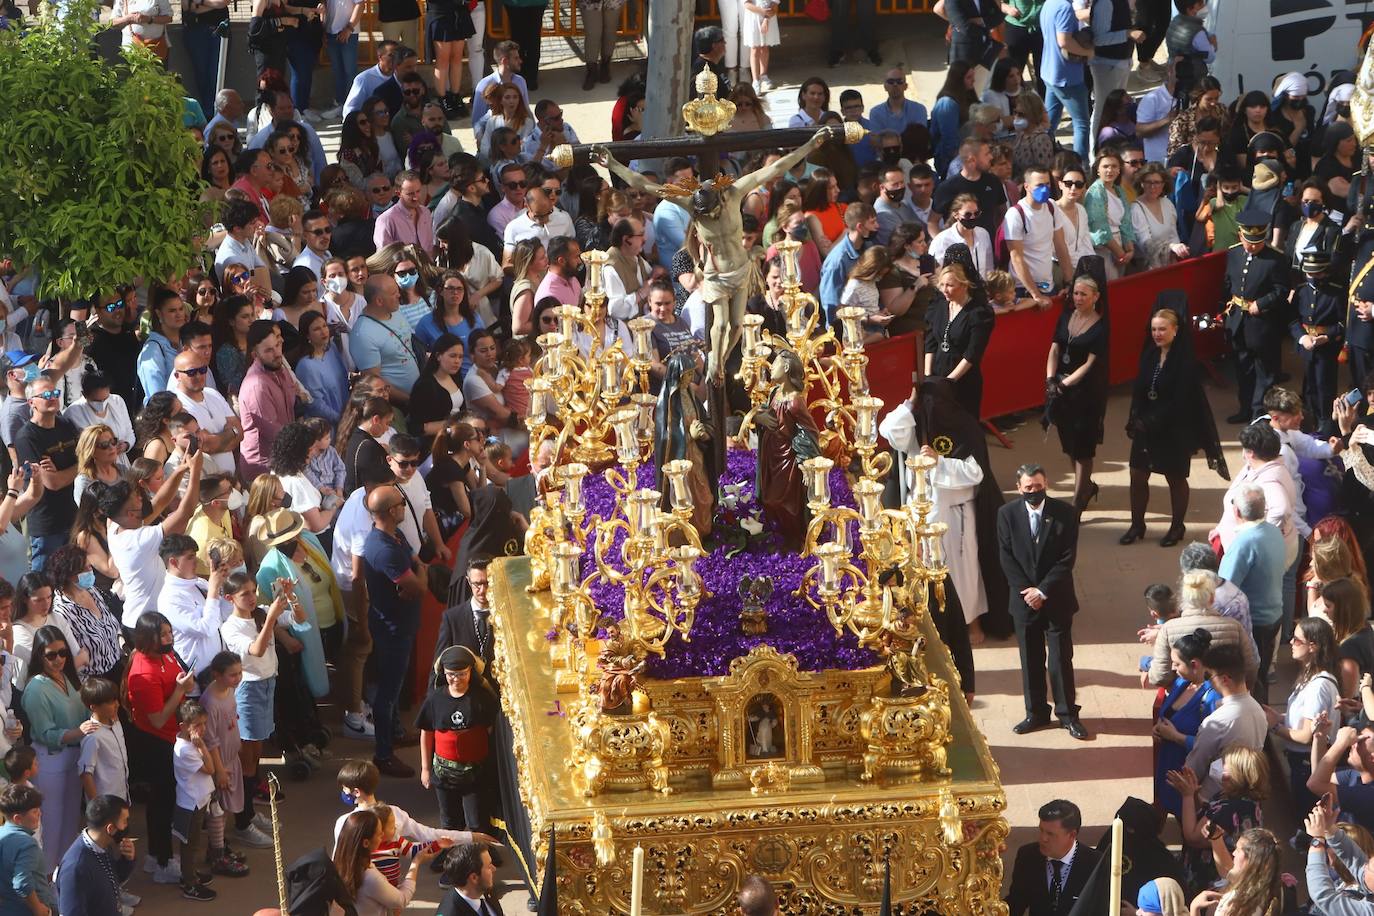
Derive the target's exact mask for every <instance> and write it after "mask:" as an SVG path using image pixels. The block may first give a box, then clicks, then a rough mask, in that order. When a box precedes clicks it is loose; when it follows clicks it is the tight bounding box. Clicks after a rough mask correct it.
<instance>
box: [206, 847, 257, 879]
mask: <svg viewBox="0 0 1374 916" xmlns="http://www.w3.org/2000/svg"><path fill="white" fill-rule="evenodd" d="M210 871H211V873H212V874H216V875H224V876H225V877H226V878H242V877H245V876H246V875H247V874H248V866H247V865H244V864H243V863H242V862H236V861H234V859H232V858H230V857H229V856H228V855H227V854H225V853H223V852H221V853H220V855H219V856H218V857H217V858H215V859H213V860H212V861H211V862H210Z"/></svg>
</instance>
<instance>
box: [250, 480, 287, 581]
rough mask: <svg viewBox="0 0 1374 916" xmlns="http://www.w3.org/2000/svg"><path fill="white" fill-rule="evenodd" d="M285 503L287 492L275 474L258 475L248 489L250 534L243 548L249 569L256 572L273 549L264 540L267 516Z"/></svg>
mask: <svg viewBox="0 0 1374 916" xmlns="http://www.w3.org/2000/svg"><path fill="white" fill-rule="evenodd" d="M285 501H286V490H285V489H284V488H283V487H282V485H281V481H280V480H279V479H277V476H276V475H275V474H260V475H258V476H257V477H256V478H254V480H253V483H252V485H251V486H250V487H249V488H248V506H247V508H246V509H245V510H244V513H243V517H244V518H246V519H247V520H248V534H247V535H245V536H244V539H243V548H244V553H245V554H247V559H248V568H249V569H251V570H254V571H255V572H256V570H257V568H258V567H259V566H260V565H261V564H262V558H263V557H265V556H266V555H267V551H268V550H269V549H271V548H269V547H268V546H267V541H266V539H265V538H264V535H265V534H266V533H267V515H268V513H269V512H275V511H276V510H278V509H280V508H281V507H282V503H284V502H285Z"/></svg>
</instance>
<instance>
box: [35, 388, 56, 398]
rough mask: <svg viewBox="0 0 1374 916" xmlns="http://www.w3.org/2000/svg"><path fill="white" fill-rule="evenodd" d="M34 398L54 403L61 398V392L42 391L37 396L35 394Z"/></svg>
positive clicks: (54, 390)
mask: <svg viewBox="0 0 1374 916" xmlns="http://www.w3.org/2000/svg"><path fill="white" fill-rule="evenodd" d="M34 397H36V398H42V399H43V400H45V401H55V400H57V399H58V398H60V397H62V392H60V391H58V390H57V389H56V388H54V389H52V390H51V391H44V392H41V393H39V394H35V395H34Z"/></svg>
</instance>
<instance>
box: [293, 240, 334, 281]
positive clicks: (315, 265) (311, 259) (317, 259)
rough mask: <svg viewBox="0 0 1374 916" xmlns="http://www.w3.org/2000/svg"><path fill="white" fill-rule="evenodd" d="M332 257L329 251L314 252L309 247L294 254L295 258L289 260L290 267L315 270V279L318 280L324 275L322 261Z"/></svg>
mask: <svg viewBox="0 0 1374 916" xmlns="http://www.w3.org/2000/svg"><path fill="white" fill-rule="evenodd" d="M332 257H334V256H333V255H332V254H330V253H329V252H327V251H326V252H325V253H324V254H315V252H314V250H313V249H311V248H306V249H304V250H303V251H301V253H300V254H298V255H296V260H295V261H293V262H291V266H292V267H309V268H310V269H311V270H312V271H314V272H315V279H316V280H320V279H323V277H324V262H325V261H328V260H329V259H330V258H332Z"/></svg>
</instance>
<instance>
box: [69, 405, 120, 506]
mask: <svg viewBox="0 0 1374 916" xmlns="http://www.w3.org/2000/svg"><path fill="white" fill-rule="evenodd" d="M122 444H123V443H121V442H120V441H119V439H118V437H116V436H115V434H114V430H112V429H110V427H108V426H106V425H105V424H103V423H95V424H92V425H90V426H87V427H85V428H84V429H82V430H81V438H80V439H78V440H77V443H76V471H77V474H76V479H75V481H73V484H72V486H73V492H72V496H73V498H74V499H75V501H76V502H78V503H80V502H81V496H82V494H83V493H85V492H86V488H87V487H89V486H90V485H91V484H93V483H95V482H96V481H100V482H102V483H104V484H106V485H109V484H113V483H115V482H116V481H118V480H119V479H120V476H121V474H122V471H123V468H122V466H121V463H120V462H121V460H122V461H123V463H124V464H125V465H127V464H128V459H125V458H124V453H123V452H122V451H120V448H119V447H120V446H121V445H122Z"/></svg>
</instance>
